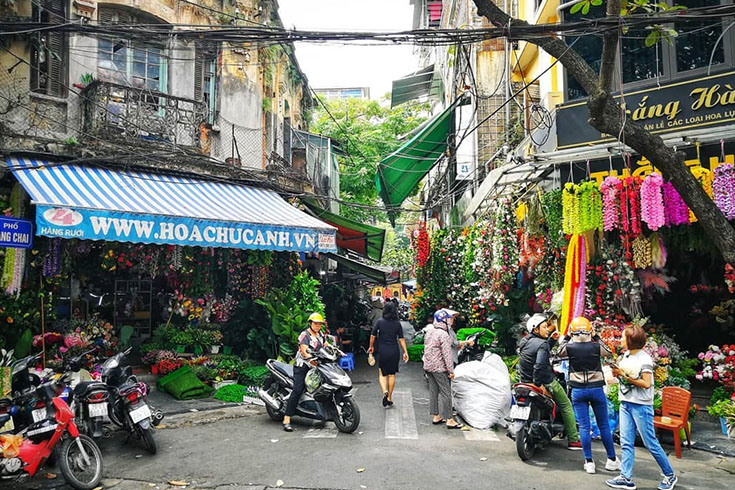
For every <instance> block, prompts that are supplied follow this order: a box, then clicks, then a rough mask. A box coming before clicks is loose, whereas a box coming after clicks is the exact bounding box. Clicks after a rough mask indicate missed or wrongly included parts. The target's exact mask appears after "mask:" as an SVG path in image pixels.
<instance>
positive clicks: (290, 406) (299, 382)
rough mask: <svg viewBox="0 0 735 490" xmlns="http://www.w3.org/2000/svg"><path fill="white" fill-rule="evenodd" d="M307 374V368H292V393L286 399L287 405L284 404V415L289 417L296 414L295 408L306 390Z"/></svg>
mask: <svg viewBox="0 0 735 490" xmlns="http://www.w3.org/2000/svg"><path fill="white" fill-rule="evenodd" d="M308 372H309V367H308V366H294V368H293V391H291V396H289V397H288V403H287V404H286V415H288V416H289V417H292V416H293V414H295V413H296V407H297V406H298V405H299V400H301V395H303V394H304V390H305V389H306V373H308Z"/></svg>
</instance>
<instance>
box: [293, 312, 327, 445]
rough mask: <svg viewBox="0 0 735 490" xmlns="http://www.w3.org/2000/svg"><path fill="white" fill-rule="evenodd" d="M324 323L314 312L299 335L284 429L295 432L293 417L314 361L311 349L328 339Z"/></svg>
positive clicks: (315, 349) (320, 345)
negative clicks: (307, 374) (311, 359)
mask: <svg viewBox="0 0 735 490" xmlns="http://www.w3.org/2000/svg"><path fill="white" fill-rule="evenodd" d="M323 325H324V317H323V316H322V315H321V314H320V313H312V314H311V316H309V328H307V329H306V330H304V331H303V332H301V335H299V351H298V353H297V354H296V358H295V360H294V366H293V391H291V396H289V397H288V403H287V404H286V415H285V416H284V417H283V430H285V431H286V432H293V427H291V417H292V416H293V414H294V413H296V407H297V406H298V404H299V400H300V399H301V395H302V394H303V393H304V390H305V389H306V373H308V372H309V368H310V365H311V364H312V362H313V361H309V359H310V358H311V356H310V355H309V350H312V351H318V350H319V349H321V348H322V347H323V346H324V344H325V343H326V341H327V337H326V335H324V333H323V332H322V327H323Z"/></svg>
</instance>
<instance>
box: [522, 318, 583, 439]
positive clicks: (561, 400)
mask: <svg viewBox="0 0 735 490" xmlns="http://www.w3.org/2000/svg"><path fill="white" fill-rule="evenodd" d="M526 330H527V331H528V335H527V336H526V337H523V338H522V339H521V341H520V343H519V344H518V356H519V361H518V371H519V373H520V376H521V381H522V382H523V383H531V384H533V385H535V386H537V387H538V388H540V389H541V391H543V392H544V393H545V394H546V395H549V396H551V397H552V398H553V399H554V401H555V402H556V404H557V405H558V406H559V408H560V409H561V414H562V418H563V419H564V427H565V429H566V432H567V439H568V441H569V442H568V445H567V447H568V448H569V449H571V450H574V451H580V450H581V449H582V443H581V442H580V441H579V431H578V430H577V422H576V420H575V419H574V409H573V408H572V402H570V401H569V397H568V396H567V394H566V392H565V391H564V387H562V385H561V384H559V382H558V381H557V380H556V377H555V376H554V369H553V368H552V367H551V348H552V347H553V345H554V343H555V342H556V340H555V339H554V338H553V334H554V331H555V330H556V325H555V324H554V322H552V321H549V318H548V317H547V316H546V315H542V314H540V313H536V314H535V315H533V316H532V317H531V318H529V319H528V322H527V323H526ZM557 336H558V334H557Z"/></svg>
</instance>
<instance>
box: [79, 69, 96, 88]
mask: <svg viewBox="0 0 735 490" xmlns="http://www.w3.org/2000/svg"><path fill="white" fill-rule="evenodd" d="M92 82H94V76H93V75H92V74H91V73H85V74H84V75H82V76H81V77H79V82H77V83H75V84H74V87H75V88H78V89H80V90H83V89H85V88H87V85H89V84H90V83H92Z"/></svg>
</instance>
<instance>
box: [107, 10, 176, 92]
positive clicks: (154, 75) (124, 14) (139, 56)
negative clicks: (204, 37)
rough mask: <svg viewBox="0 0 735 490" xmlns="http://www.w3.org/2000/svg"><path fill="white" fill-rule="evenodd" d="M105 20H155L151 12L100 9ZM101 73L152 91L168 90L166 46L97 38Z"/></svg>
mask: <svg viewBox="0 0 735 490" xmlns="http://www.w3.org/2000/svg"><path fill="white" fill-rule="evenodd" d="M99 17H100V22H101V23H118V22H119V23H135V22H143V23H145V22H147V23H150V22H152V20H151V18H150V17H149V16H136V15H134V14H132V13H130V12H128V11H126V10H118V9H107V8H102V9H100V14H99ZM97 75H98V77H99V79H100V80H103V81H107V82H114V83H118V84H120V85H126V86H129V87H134V88H138V89H142V90H149V91H151V92H162V93H167V92H168V90H167V89H168V87H167V80H166V75H167V63H166V57H165V56H164V49H163V46H160V45H156V44H144V43H140V42H132V41H128V40H121V39H109V38H108V39H104V38H100V39H99V40H98V41H97Z"/></svg>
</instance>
